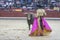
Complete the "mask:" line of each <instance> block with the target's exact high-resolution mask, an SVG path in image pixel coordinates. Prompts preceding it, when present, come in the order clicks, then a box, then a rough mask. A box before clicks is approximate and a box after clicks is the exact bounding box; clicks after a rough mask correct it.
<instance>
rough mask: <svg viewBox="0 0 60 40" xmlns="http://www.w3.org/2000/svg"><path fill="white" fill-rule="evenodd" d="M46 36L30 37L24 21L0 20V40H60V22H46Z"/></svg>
mask: <svg viewBox="0 0 60 40" xmlns="http://www.w3.org/2000/svg"><path fill="white" fill-rule="evenodd" d="M47 22H48V24H49V25H50V27H51V28H52V32H51V33H50V35H48V36H39V37H30V36H29V30H28V25H27V21H26V20H0V40H60V20H47Z"/></svg>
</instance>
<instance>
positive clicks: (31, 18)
mask: <svg viewBox="0 0 60 40" xmlns="http://www.w3.org/2000/svg"><path fill="white" fill-rule="evenodd" d="M28 16H30V17H28ZM29 18H30V19H29ZM33 21H34V16H33V14H27V23H28V26H29V30H30V25H32V24H33Z"/></svg>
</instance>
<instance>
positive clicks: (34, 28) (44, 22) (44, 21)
mask: <svg viewBox="0 0 60 40" xmlns="http://www.w3.org/2000/svg"><path fill="white" fill-rule="evenodd" d="M42 21H43V25H44V26H45V28H46V29H47V30H51V28H50V26H49V25H48V23H47V21H46V20H45V19H44V18H42ZM37 28H38V22H37V18H34V22H33V25H32V30H31V33H33V32H34V31H35V30H36V29H37Z"/></svg>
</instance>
